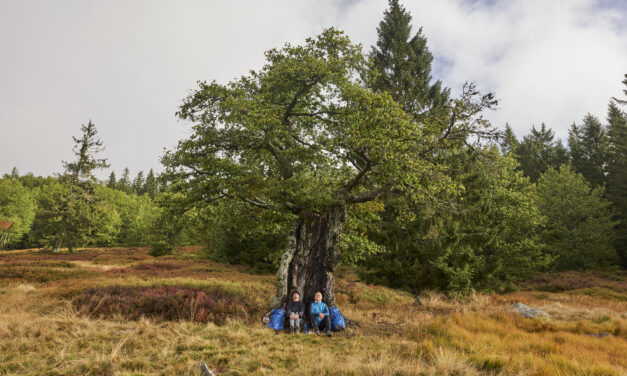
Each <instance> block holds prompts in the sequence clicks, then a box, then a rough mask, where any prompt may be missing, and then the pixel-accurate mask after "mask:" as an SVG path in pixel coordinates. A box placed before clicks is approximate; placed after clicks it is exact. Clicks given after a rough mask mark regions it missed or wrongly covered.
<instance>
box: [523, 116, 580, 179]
mask: <svg viewBox="0 0 627 376" xmlns="http://www.w3.org/2000/svg"><path fill="white" fill-rule="evenodd" d="M554 138H555V133H554V132H553V130H551V128H548V127H547V126H546V125H545V124H544V123H542V125H541V126H540V129H536V127H535V126H532V127H531V133H530V134H529V135H527V136H524V137H523V140H522V142H521V143H520V144H519V145H518V146H517V148H516V152H515V157H516V159H517V160H518V163H519V164H520V168H521V170H522V171H523V173H524V174H525V175H526V176H528V177H529V178H530V179H531V181H533V182H536V181H538V179H539V178H540V175H542V173H544V172H545V171H546V170H548V169H549V168H554V169H557V168H559V167H560V166H561V165H562V164H564V163H567V162H568V152H567V151H566V148H565V147H564V145H562V142H561V141H559V140H558V141H554Z"/></svg>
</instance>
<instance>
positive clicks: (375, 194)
mask: <svg viewBox="0 0 627 376" xmlns="http://www.w3.org/2000/svg"><path fill="white" fill-rule="evenodd" d="M395 182H396V178H393V179H392V180H390V181H389V182H387V183H386V184H385V185H383V186H382V187H380V188H378V189H375V190H374V191H370V192H364V193H362V194H360V195H358V196H350V197H349V199H348V202H349V203H351V204H357V203H362V202H368V201H372V200H376V199H377V198H379V196H381V195H382V194H383V192H385V191H387V190H388V189H390V188H391V187H392V186H393V185H394V183H395Z"/></svg>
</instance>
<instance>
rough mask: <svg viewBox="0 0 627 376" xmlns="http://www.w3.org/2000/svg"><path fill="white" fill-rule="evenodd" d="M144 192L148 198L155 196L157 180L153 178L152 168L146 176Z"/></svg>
mask: <svg viewBox="0 0 627 376" xmlns="http://www.w3.org/2000/svg"><path fill="white" fill-rule="evenodd" d="M144 192H145V193H148V196H150V198H152V199H154V198H155V196H156V195H157V179H156V178H155V173H154V172H153V171H152V168H151V169H150V171H148V176H146V182H145V183H144Z"/></svg>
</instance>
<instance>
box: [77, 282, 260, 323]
mask: <svg viewBox="0 0 627 376" xmlns="http://www.w3.org/2000/svg"><path fill="white" fill-rule="evenodd" d="M73 304H74V306H75V307H76V308H77V309H79V311H80V312H81V313H83V314H87V315H89V316H91V317H111V316H121V317H124V318H126V319H129V320H137V319H139V318H141V317H152V318H156V319H159V320H168V321H179V320H189V321H196V322H200V323H207V322H214V323H216V324H224V323H226V320H227V319H235V320H242V321H249V322H250V321H253V320H254V319H255V318H258V317H257V316H259V315H260V314H261V312H262V310H263V309H262V308H263V307H260V306H255V305H254V303H253V301H252V300H248V299H245V298H243V297H242V296H240V295H236V294H233V293H232V292H228V291H226V290H224V289H221V288H215V289H211V290H203V289H195V288H185V287H178V286H168V287H122V286H109V287H101V288H92V289H88V290H86V291H84V292H83V294H82V295H80V296H78V297H77V298H75V299H74V300H73Z"/></svg>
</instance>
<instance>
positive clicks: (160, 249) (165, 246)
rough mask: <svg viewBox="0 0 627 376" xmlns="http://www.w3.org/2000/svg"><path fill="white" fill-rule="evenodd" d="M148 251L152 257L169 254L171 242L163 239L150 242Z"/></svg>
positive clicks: (170, 252)
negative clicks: (150, 245)
mask: <svg viewBox="0 0 627 376" xmlns="http://www.w3.org/2000/svg"><path fill="white" fill-rule="evenodd" d="M148 253H149V254H150V255H151V256H154V257H159V256H165V255H171V254H172V244H170V243H168V242H167V241H165V240H159V241H156V242H154V243H153V244H152V247H151V248H150V251H148Z"/></svg>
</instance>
